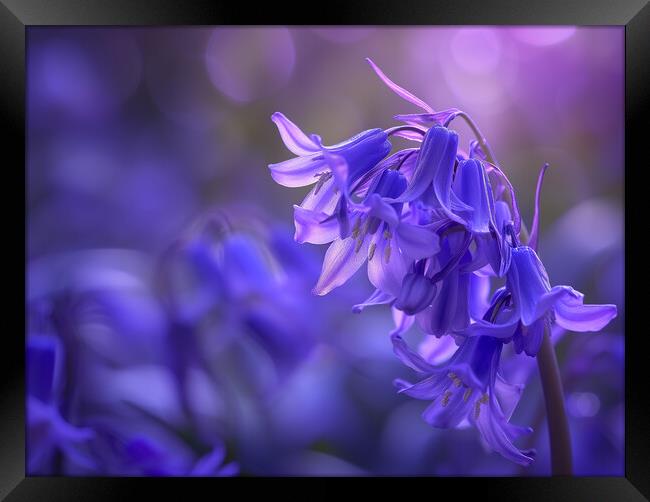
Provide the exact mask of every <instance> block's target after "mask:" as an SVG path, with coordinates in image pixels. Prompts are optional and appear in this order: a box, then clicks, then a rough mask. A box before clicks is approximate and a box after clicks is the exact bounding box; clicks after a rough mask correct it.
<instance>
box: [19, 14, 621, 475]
mask: <svg viewBox="0 0 650 502" xmlns="http://www.w3.org/2000/svg"><path fill="white" fill-rule="evenodd" d="M623 54H624V31H623V28H621V27H577V28H576V27H569V26H562V27H496V28H495V27H472V28H466V27H444V28H425V27H412V28H387V27H381V28H373V27H360V28H352V27H349V28H333V27H318V28H317V27H314V28H283V27H273V28H261V27H255V28H235V27H228V28H221V27H220V28H188V27H178V28H137V29H136V28H128V29H126V28H92V29H89V28H48V27H30V28H29V29H28V37H27V57H28V74H27V86H28V89H27V91H28V94H27V98H28V99H27V108H28V110H27V112H28V119H27V135H28V138H27V139H28V146H27V186H28V200H27V204H28V221H27V253H28V256H27V261H28V263H27V267H28V287H27V290H28V298H27V304H28V315H29V322H28V334H27V335H28V336H27V358H28V386H29V389H30V390H29V392H30V401H29V403H30V404H29V405H28V413H29V422H30V427H29V430H28V445H27V446H28V472H30V473H31V474H35V475H39V474H45V475H47V474H77V475H86V474H89V475H104V474H108V475H115V474H118V475H232V474H237V473H239V474H242V475H353V474H389V475H547V474H548V473H549V467H548V463H549V461H548V458H549V452H548V446H547V432H546V428H545V423H544V408H543V401H542V397H541V394H540V389H539V381H538V380H539V379H538V375H537V371H536V369H535V367H534V365H530V364H528V362H530V361H528V362H527V363H526V364H523V365H520V367H518V369H517V370H516V372H515V373H516V375H517V377H518V378H521V379H524V380H525V382H526V383H527V388H526V391H525V393H524V397H523V399H522V402H521V403H520V405H519V408H518V409H517V411H516V413H515V415H514V417H513V422H514V423H517V424H522V425H531V426H532V427H533V428H534V429H535V433H534V434H533V435H532V436H531V437H530V438H526V439H524V440H522V443H521V446H522V447H523V446H528V447H535V448H536V449H537V452H538V453H537V460H536V462H535V463H534V464H533V465H532V466H531V467H529V468H527V469H523V468H520V467H518V466H516V465H513V464H510V463H509V462H507V461H506V460H504V459H502V458H501V457H499V456H498V455H496V454H489V453H486V452H485V450H484V449H483V448H482V446H481V444H480V442H479V440H478V435H477V434H476V431H474V430H471V429H470V430H462V431H445V430H434V429H431V428H429V427H428V426H427V425H426V424H425V423H424V422H423V421H422V420H421V418H420V413H421V411H422V410H423V409H424V407H425V406H426V403H424V402H414V401H412V400H409V399H408V398H405V397H402V396H397V395H396V393H395V391H394V389H393V387H392V383H391V382H392V380H393V379H394V378H395V377H398V376H409V375H408V372H405V371H404V368H402V366H401V365H400V364H399V362H398V361H396V360H395V358H394V356H393V354H392V347H391V344H390V341H389V338H388V336H387V333H388V332H389V331H390V329H391V328H392V320H391V316H390V311H389V309H375V310H373V309H369V310H366V311H364V312H363V314H361V315H355V314H352V312H351V306H352V305H353V304H354V303H358V302H360V301H362V300H363V299H365V298H366V296H367V295H368V294H369V292H370V291H371V289H372V288H371V287H370V285H369V284H368V281H367V278H366V277H365V274H363V273H359V274H357V276H356V277H355V280H353V281H352V282H351V283H349V284H348V285H346V286H344V287H342V288H340V289H337V290H335V291H334V292H333V293H331V294H330V295H328V296H327V297H325V298H321V297H314V296H312V295H311V294H310V289H311V287H312V286H313V285H314V284H315V282H316V278H317V277H318V274H319V271H320V263H321V259H322V256H323V254H324V252H325V249H326V247H325V246H322V247H320V246H312V245H309V244H306V245H302V246H299V245H297V244H295V243H293V242H292V236H293V228H292V204H294V203H299V202H300V201H301V200H302V198H303V196H304V195H305V194H306V193H307V191H308V189H307V188H304V189H286V188H284V187H281V186H279V185H276V184H275V183H274V182H273V180H272V179H271V177H270V175H269V172H268V168H267V165H268V164H269V163H275V162H279V161H282V160H285V159H288V158H290V157H292V156H293V155H292V154H291V153H290V152H288V151H287V150H286V149H285V147H284V145H283V144H282V141H281V140H280V137H279V134H278V133H277V129H276V128H275V126H274V125H273V123H272V122H271V120H270V116H271V114H272V113H273V112H275V111H281V112H283V113H285V114H286V115H287V116H288V117H289V118H291V119H292V120H293V121H295V122H296V123H297V124H298V125H299V126H301V127H302V128H303V130H305V132H307V133H317V134H319V135H321V136H322V137H323V141H324V143H325V144H334V143H337V142H339V141H341V140H344V139H346V138H348V137H350V136H352V135H354V134H356V133H357V132H359V131H361V130H365V129H370V128H374V127H381V128H388V127H391V126H393V125H396V124H397V122H396V121H394V120H393V119H392V117H393V115H395V114H398V113H415V112H416V111H417V109H415V107H414V106H413V105H411V104H409V103H407V102H405V101H402V100H401V99H400V98H398V97H397V96H395V95H394V94H392V93H391V92H390V91H389V90H388V89H387V88H386V87H385V86H384V85H383V84H382V83H381V82H380V80H379V79H378V78H377V77H376V75H375V74H374V73H373V72H372V70H371V69H370V67H369V66H368V64H367V63H366V62H365V61H364V58H365V57H371V58H372V59H373V60H374V61H375V63H377V64H378V65H379V66H380V67H381V68H382V69H383V71H384V72H385V73H386V74H387V75H388V76H389V77H390V78H392V79H393V80H394V81H395V82H397V83H398V84H400V85H402V86H403V87H405V88H406V89H408V90H410V91H411V92H413V93H414V94H416V95H417V96H419V97H420V98H422V99H423V100H425V101H426V102H428V103H429V104H431V106H433V107H434V108H435V109H436V110H439V109H445V108H451V107H456V108H460V109H462V110H464V111H466V112H467V113H468V114H470V115H471V116H472V118H473V119H474V120H475V121H476V122H477V123H478V125H479V127H480V128H481V130H482V132H483V133H484V134H485V136H486V137H487V138H488V141H489V143H490V144H491V146H492V148H493V150H494V152H495V154H496V156H497V158H498V160H499V162H500V164H501V167H502V168H503V169H504V171H505V172H506V173H507V174H508V176H509V177H510V180H511V181H512V183H513V185H514V186H515V189H516V190H517V192H518V197H519V205H520V209H521V211H522V216H523V217H524V218H525V219H526V221H527V222H528V224H529V225H530V222H531V220H532V211H533V196H534V188H535V183H536V178H537V173H538V170H539V168H540V167H541V166H542V165H543V163H544V162H548V163H549V164H550V166H551V167H550V169H549V171H548V173H547V175H546V180H545V185H544V189H543V197H542V220H541V243H540V256H541V258H542V260H543V261H544V263H545V265H546V268H547V270H548V273H549V276H550V279H551V283H552V284H569V285H572V286H573V287H575V288H576V289H578V290H580V291H582V292H584V293H585V295H586V300H587V301H588V302H589V303H615V304H616V305H617V306H618V309H619V315H618V317H617V319H615V321H614V322H612V323H611V324H610V325H609V326H608V327H607V328H606V329H605V330H604V331H603V332H601V333H599V334H573V333H568V334H562V333H558V334H557V336H556V339H557V345H556V346H557V350H558V354H559V358H560V364H561V367H562V373H563V378H564V383H565V390H566V394H567V406H568V411H569V413H570V420H571V426H572V433H573V438H572V439H573V442H574V451H575V464H576V465H575V469H576V473H577V474H581V475H623V472H624V463H623V459H624V452H623V443H624V430H623V423H624V407H623V404H624V403H623V383H624V382H623V365H624V357H623V355H624V343H623V326H624V319H625V304H624V294H623V271H624V261H623V260H624V258H623V256H624V253H623V165H624V164H623V162H624V151H623V139H624V130H623V110H624V108H623V99H624V94H623V92H624V91H623V82H624V80H623V78H624V73H623V69H624V58H623ZM452 127H453V128H457V130H458V132H459V133H460V134H461V138H462V140H463V141H464V145H463V146H464V147H465V148H466V147H467V144H468V142H469V139H470V135H469V133H468V130H466V128H465V125H464V124H461V123H457V122H454V123H453V124H452ZM394 145H395V147H396V148H398V147H399V148H402V147H404V146H406V145H407V142H406V140H400V139H396V140H395V141H394ZM214 249H218V253H217V255H218V259H212V258H211V257H212V254H210V253H211V250H214ZM413 331H415V330H413ZM410 336H411V337H413V339H414V340H415V339H416V338H417V336H418V334H417V333H411V334H410ZM520 358H522V359H525V358H526V356H520ZM522 368H523V369H522ZM522 383H523V381H522ZM32 397H33V399H32Z"/></svg>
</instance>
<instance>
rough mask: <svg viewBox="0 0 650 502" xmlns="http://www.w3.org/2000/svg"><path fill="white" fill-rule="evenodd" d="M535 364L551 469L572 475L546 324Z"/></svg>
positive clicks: (561, 397) (560, 393) (564, 416)
mask: <svg viewBox="0 0 650 502" xmlns="http://www.w3.org/2000/svg"><path fill="white" fill-rule="evenodd" d="M537 366H538V368H539V375H540V377H541V380H542V390H543V392H544V402H545V405H546V419H547V421H548V435H549V441H550V443H551V473H552V474H553V475H554V476H558V475H559V476H571V475H572V474H573V459H572V454H571V434H570V432H569V421H568V420H567V414H566V408H565V405H564V392H563V390H562V380H561V378H560V369H559V367H558V364H557V358H556V356H555V349H554V348H553V344H552V343H551V338H550V336H549V330H548V328H546V329H544V337H543V339H542V347H541V349H540V351H539V353H538V354H537Z"/></svg>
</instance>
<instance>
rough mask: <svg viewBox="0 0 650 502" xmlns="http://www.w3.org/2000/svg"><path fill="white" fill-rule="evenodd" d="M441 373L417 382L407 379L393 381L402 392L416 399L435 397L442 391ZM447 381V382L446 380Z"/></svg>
mask: <svg viewBox="0 0 650 502" xmlns="http://www.w3.org/2000/svg"><path fill="white" fill-rule="evenodd" d="M440 380H441V379H440V376H439V375H431V376H429V377H427V378H425V379H424V380H421V381H419V382H417V383H415V384H411V383H409V382H406V381H405V380H399V379H398V380H395V381H394V382H393V383H394V385H395V386H396V387H397V389H398V392H399V393H400V394H406V395H407V396H409V397H412V398H414V399H426V400H431V399H435V398H436V397H437V395H438V394H440V391H441V381H440ZM445 383H446V382H445Z"/></svg>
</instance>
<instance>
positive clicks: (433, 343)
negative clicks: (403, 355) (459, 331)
mask: <svg viewBox="0 0 650 502" xmlns="http://www.w3.org/2000/svg"><path fill="white" fill-rule="evenodd" d="M457 350H458V345H456V341H455V340H454V337H453V336H441V337H440V338H437V337H435V336H431V335H428V336H426V337H425V339H424V340H423V341H422V343H420V346H419V347H418V352H419V353H420V354H422V357H423V358H424V359H425V360H426V361H427V362H429V363H431V364H434V365H438V364H442V363H444V362H446V361H448V360H449V358H451V356H453V355H454V353H455V352H456V351H457Z"/></svg>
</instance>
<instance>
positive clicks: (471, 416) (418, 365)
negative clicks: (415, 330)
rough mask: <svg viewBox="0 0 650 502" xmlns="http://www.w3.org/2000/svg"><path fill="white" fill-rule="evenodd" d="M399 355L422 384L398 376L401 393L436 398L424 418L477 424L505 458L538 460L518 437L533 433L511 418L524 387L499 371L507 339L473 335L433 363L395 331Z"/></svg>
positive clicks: (441, 424)
mask: <svg viewBox="0 0 650 502" xmlns="http://www.w3.org/2000/svg"><path fill="white" fill-rule="evenodd" d="M392 342H393V349H394V351H395V354H396V355H397V357H398V358H399V359H400V360H401V361H402V362H403V363H404V364H405V365H407V366H409V367H410V368H411V369H413V370H414V371H416V372H417V373H418V375H419V376H420V378H421V379H420V381H419V382H417V383H414V384H412V383H409V382H407V381H404V380H400V379H398V380H396V381H395V385H396V387H397V388H398V390H399V392H400V393H401V394H406V395H407V396H410V397H413V398H415V399H422V400H426V401H432V402H431V404H430V405H429V406H427V408H426V409H425V410H424V412H423V413H422V417H423V419H424V420H425V421H426V422H427V423H428V424H429V425H431V426H433V427H437V428H444V429H448V428H463V427H467V426H469V425H471V426H474V427H476V428H477V429H478V431H479V433H480V434H481V437H482V438H483V440H484V441H485V443H486V444H487V445H488V446H489V447H490V448H491V449H492V450H493V451H495V452H497V453H499V454H500V455H502V456H503V457H505V458H507V459H508V460H511V461H513V462H516V463H518V464H521V465H529V464H530V463H531V462H532V461H533V452H532V451H522V450H520V449H518V448H517V447H516V446H515V445H514V441H515V440H516V439H517V438H519V437H521V436H523V435H526V434H529V433H530V432H532V429H531V428H530V427H519V426H515V425H512V424H511V423H509V419H510V416H511V415H512V412H513V411H514V409H515V407H516V405H517V403H518V401H519V397H520V395H521V391H522V387H521V386H514V385H510V384H508V383H506V382H505V381H504V380H503V378H502V377H501V376H500V375H499V373H498V369H499V358H500V355H501V350H502V348H503V342H501V341H500V340H498V339H496V338H494V337H490V336H477V337H472V338H468V339H466V340H465V341H463V342H462V343H461V344H460V346H459V347H458V349H457V351H456V352H455V353H454V355H453V356H452V357H451V358H450V359H449V360H447V361H446V362H444V363H443V364H441V365H438V366H434V365H432V364H430V363H429V362H427V361H426V360H425V359H424V358H423V357H422V356H420V355H419V354H417V353H416V352H414V351H412V350H411V349H410V348H409V347H408V345H407V344H406V342H405V341H404V339H403V338H402V337H401V336H399V335H393V336H392Z"/></svg>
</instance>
